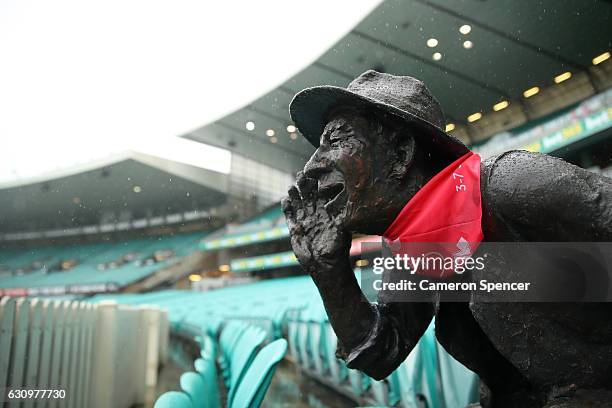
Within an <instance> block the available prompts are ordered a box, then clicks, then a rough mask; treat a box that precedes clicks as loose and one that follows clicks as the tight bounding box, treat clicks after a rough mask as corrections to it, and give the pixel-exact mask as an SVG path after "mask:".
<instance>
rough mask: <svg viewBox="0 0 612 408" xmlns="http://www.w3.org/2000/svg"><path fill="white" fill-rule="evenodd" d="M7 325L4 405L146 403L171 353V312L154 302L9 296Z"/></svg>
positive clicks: (0, 349)
mask: <svg viewBox="0 0 612 408" xmlns="http://www.w3.org/2000/svg"><path fill="white" fill-rule="evenodd" d="M0 326H1V327H0V330H1V331H0V388H2V389H3V390H6V391H7V392H6V395H3V398H4V402H5V403H6V404H5V405H3V406H9V407H22V406H23V407H33V406H34V404H35V403H36V406H45V407H46V406H60V407H94V408H115V407H118V408H128V407H130V406H132V405H134V404H144V403H146V402H147V401H151V400H152V399H153V397H154V395H153V393H154V391H155V389H154V387H155V385H156V381H157V367H158V364H159V363H160V362H163V361H165V360H166V359H167V352H168V344H167V339H168V328H169V326H168V323H167V313H166V312H165V311H162V310H160V309H159V308H156V307H154V306H141V307H130V306H125V305H117V304H116V303H114V302H102V303H99V304H93V303H88V302H82V301H67V300H50V299H29V298H19V299H15V298H10V297H4V298H3V299H2V300H1V301H0ZM120 333H121V335H119V334H120ZM35 390H47V391H48V392H46V391H42V392H43V395H35V394H34V393H35V392H36V391H35ZM40 392H41V391H39V392H38V394H40ZM45 392H46V394H44V393H45Z"/></svg>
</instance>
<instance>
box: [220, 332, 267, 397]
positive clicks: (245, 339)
mask: <svg viewBox="0 0 612 408" xmlns="http://www.w3.org/2000/svg"><path fill="white" fill-rule="evenodd" d="M265 338H266V333H265V332H264V331H263V330H261V329H260V328H258V327H253V326H251V327H249V328H248V329H246V331H245V332H244V334H243V335H242V336H241V337H240V341H239V342H238V343H237V344H236V347H235V351H234V352H233V353H232V356H231V363H230V373H231V374H230V385H229V392H228V396H227V401H228V405H231V402H232V399H233V398H234V395H235V394H236V389H237V388H238V385H239V384H240V382H241V381H242V378H243V377H244V375H245V374H246V371H247V370H248V368H249V366H250V365H251V363H252V362H253V360H254V359H255V355H256V354H257V349H258V348H259V347H260V346H261V344H262V343H263V341H264V339H265Z"/></svg>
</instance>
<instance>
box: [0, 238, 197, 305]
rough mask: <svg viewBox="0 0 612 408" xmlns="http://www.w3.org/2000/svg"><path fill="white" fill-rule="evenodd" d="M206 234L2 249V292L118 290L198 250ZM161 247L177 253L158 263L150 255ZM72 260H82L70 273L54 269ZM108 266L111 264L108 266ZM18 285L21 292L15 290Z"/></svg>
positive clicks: (54, 292)
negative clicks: (126, 256)
mask: <svg viewBox="0 0 612 408" xmlns="http://www.w3.org/2000/svg"><path fill="white" fill-rule="evenodd" d="M201 238H202V233H189V234H177V235H172V236H163V237H162V236H160V237H153V238H149V239H139V240H131V241H125V242H117V243H96V244H86V245H73V246H68V247H43V248H33V249H27V250H21V251H16V250H3V251H0V265H1V266H2V267H1V268H0V269H1V270H3V271H4V272H2V273H1V274H0V294H1V293H2V291H4V292H6V293H7V294H9V295H10V294H14V295H30V296H40V295H47V294H61V293H68V292H74V293H80V292H104V291H106V290H117V289H119V288H122V287H125V286H127V285H129V284H131V283H134V282H137V281H139V280H141V279H143V278H144V277H146V276H148V275H151V274H152V273H154V272H156V271H157V270H159V269H161V268H164V267H166V266H169V265H170V264H172V263H173V262H175V261H176V260H177V258H180V257H183V256H186V255H187V254H189V253H191V252H193V251H194V250H195V249H196V248H197V246H198V243H199V241H200V239H201ZM160 250H170V251H172V252H173V253H174V256H173V257H171V258H169V259H165V260H161V261H160V262H152V261H151V260H150V258H151V257H153V255H154V254H155V253H156V251H160ZM127 254H135V256H134V258H133V259H131V260H130V261H128V262H125V263H121V262H118V261H120V260H121V259H122V258H123V257H124V256H125V255H127ZM66 259H75V260H78V263H77V265H76V266H74V267H72V268H71V269H68V270H65V271H51V269H53V268H54V267H55V266H57V265H58V264H60V263H61V262H62V261H63V260H66ZM113 263H115V264H113ZM102 265H104V266H106V265H108V267H106V268H104V269H103V270H102ZM28 269H31V270H28ZM18 288H19V289H20V291H19V292H15V293H13V292H12V291H14V290H15V289H18Z"/></svg>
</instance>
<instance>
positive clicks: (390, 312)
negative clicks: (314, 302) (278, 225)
mask: <svg viewBox="0 0 612 408" xmlns="http://www.w3.org/2000/svg"><path fill="white" fill-rule="evenodd" d="M290 109H291V116H292V118H293V120H294V122H295V124H296V125H297V127H298V128H299V130H300V131H301V133H302V134H303V135H304V136H305V137H306V138H307V139H308V140H309V141H310V142H311V143H312V144H313V145H314V146H315V147H317V150H316V152H315V153H314V154H313V156H312V157H311V158H310V160H309V161H308V163H307V164H306V166H305V167H304V170H303V172H300V173H299V174H298V176H297V181H296V185H295V186H293V187H291V189H290V190H289V196H288V197H286V198H285V199H284V200H283V203H282V206H283V211H284V212H285V215H286V218H287V223H288V226H289V230H290V234H291V244H292V246H293V250H294V252H295V254H296V256H297V258H298V260H299V262H300V264H301V265H302V267H303V268H304V269H305V270H306V271H307V272H308V273H309V274H310V275H311V277H312V279H313V281H314V283H315V284H316V285H317V287H318V289H319V292H320V294H321V297H322V299H323V302H324V304H325V308H326V310H327V313H328V315H329V319H330V323H331V325H332V326H333V329H334V331H335V332H336V334H337V336H338V341H339V346H338V355H339V356H340V357H341V358H343V359H345V360H346V362H347V364H348V366H349V367H351V368H356V369H359V370H361V371H363V372H365V373H366V374H368V375H370V376H371V377H373V378H375V379H382V378H385V377H386V376H387V375H389V374H390V373H391V372H392V371H393V370H394V369H395V368H396V367H397V366H398V365H399V364H400V363H401V362H402V361H403V360H404V359H405V358H406V356H407V355H408V354H409V352H410V351H411V350H412V348H413V347H414V346H415V344H416V343H417V341H418V340H419V338H420V337H421V335H422V333H423V332H424V330H425V329H426V328H427V326H428V324H429V323H430V321H431V318H432V317H435V320H436V336H437V338H438V341H439V342H440V343H441V344H442V345H443V346H444V348H445V349H446V350H447V351H448V352H449V353H450V354H451V355H452V356H454V357H455V358H456V359H457V360H458V361H460V362H461V363H463V364H464V365H465V366H467V367H468V368H470V369H471V370H472V371H474V372H476V373H477V374H478V375H479V376H480V378H481V380H482V382H483V383H484V387H482V388H483V390H484V391H483V392H481V404H482V405H483V406H490V407H517V406H521V407H542V406H547V407H553V406H564V407H565V406H567V407H574V406H576V407H577V406H583V402H584V401H586V400H588V401H590V402H591V403H593V404H602V401H606V399H610V398H612V324H611V323H612V307H611V306H610V305H609V304H602V303H596V304H588V303H573V304H561V303H554V304H551V303H519V304H517V303H480V302H478V301H473V302H470V303H467V302H465V303H461V302H458V303H457V302H456V303H445V302H435V301H432V302H411V303H394V302H386V301H385V299H379V301H378V303H377V304H372V303H369V302H368V301H367V300H366V299H365V297H364V295H363V293H362V291H361V289H360V288H359V286H358V283H357V281H356V278H355V275H354V273H353V271H352V269H351V265H350V261H349V248H350V245H351V236H352V233H363V234H375V235H383V233H384V232H385V230H386V229H387V228H388V227H389V225H390V224H391V223H392V222H393V220H394V219H395V218H396V217H397V216H398V214H399V213H400V211H401V210H402V208H403V207H404V206H405V205H406V203H407V202H408V201H409V200H410V199H411V198H412V197H413V196H414V195H415V193H416V192H417V191H419V189H421V188H422V187H423V186H424V185H425V184H426V183H427V182H428V181H429V180H430V179H431V178H432V177H434V176H435V175H436V174H437V173H438V172H439V171H441V170H442V169H444V168H445V167H446V166H447V165H448V164H449V163H451V162H452V161H454V160H455V159H457V158H458V157H461V156H462V155H464V154H466V153H467V152H469V150H468V149H467V147H466V146H464V145H463V144H462V143H461V142H460V141H458V140H457V139H455V138H454V137H452V136H451V135H448V134H446V133H445V132H444V131H443V130H442V128H443V127H444V123H445V121H444V117H443V113H442V110H441V108H440V106H439V104H438V102H437V101H436V100H435V98H434V97H433V96H432V95H431V94H430V92H429V91H428V90H427V88H426V87H425V86H424V84H423V83H422V82H421V81H419V80H417V79H414V78H411V77H405V76H393V75H389V74H383V73H378V72H375V71H368V72H365V73H364V74H362V75H361V76H359V77H358V78H357V79H355V80H354V81H353V82H352V83H351V84H350V85H349V86H348V87H347V88H346V89H344V88H338V87H332V86H320V87H315V88H309V89H305V90H303V91H302V92H300V93H298V94H297V95H296V96H295V98H294V100H293V102H292V104H291V108H290ZM480 190H481V198H482V232H483V234H484V240H485V241H492V242H496V241H497V242H501V241H541V242H546V241H549V242H557V241H573V242H577V241H602V242H603V241H612V180H610V179H608V178H605V177H602V176H600V175H597V174H594V173H591V172H588V171H586V170H583V169H581V168H579V167H576V166H573V165H571V164H568V163H566V162H565V161H563V160H560V159H557V158H553V157H551V156H548V155H545V154H537V153H529V152H525V151H510V152H506V153H503V154H501V155H499V156H497V157H493V158H490V159H488V160H485V161H483V162H482V163H481V173H480ZM585 398H586V399H585ZM581 401H583V402H581ZM561 403H564V404H569V405H557V404H561ZM592 406H603V405H592Z"/></svg>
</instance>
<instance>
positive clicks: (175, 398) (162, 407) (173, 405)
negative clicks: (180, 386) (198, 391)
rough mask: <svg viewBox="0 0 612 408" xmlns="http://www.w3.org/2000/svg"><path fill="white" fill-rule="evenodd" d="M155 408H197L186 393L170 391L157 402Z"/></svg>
mask: <svg viewBox="0 0 612 408" xmlns="http://www.w3.org/2000/svg"><path fill="white" fill-rule="evenodd" d="M153 408H195V406H194V405H193V403H192V402H191V400H190V399H189V397H188V396H187V394H185V393H184V392H180V391H168V392H165V393H163V394H162V395H161V396H160V397H159V398H158V399H157V401H155V405H154V406H153Z"/></svg>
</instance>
